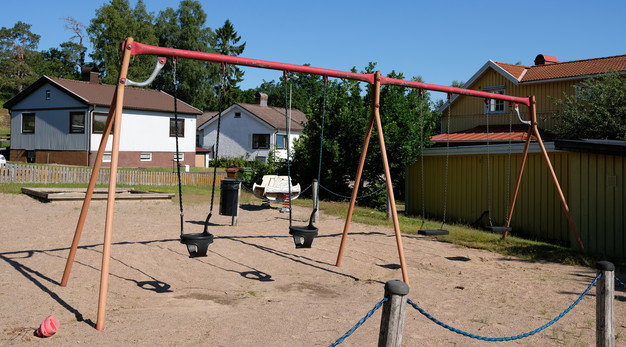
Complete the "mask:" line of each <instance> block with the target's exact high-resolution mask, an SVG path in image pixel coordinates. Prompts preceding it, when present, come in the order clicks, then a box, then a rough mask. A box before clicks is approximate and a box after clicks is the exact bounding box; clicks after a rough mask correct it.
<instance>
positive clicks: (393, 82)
mask: <svg viewBox="0 0 626 347" xmlns="http://www.w3.org/2000/svg"><path fill="white" fill-rule="evenodd" d="M380 79H381V80H380V84H390V85H395V86H403V87H410V88H418V89H425V90H432V91H436V92H443V93H448V94H462V95H470V96H477V97H481V98H486V99H497V100H505V101H510V102H514V103H518V104H524V105H526V106H530V97H527V98H522V97H519V96H511V95H503V94H496V93H488V92H482V91H480V90H473V89H465V88H456V87H447V86H440V85H438V84H430V83H423V82H416V81H406V80H399V79H395V78H389V77H384V76H381V77H380Z"/></svg>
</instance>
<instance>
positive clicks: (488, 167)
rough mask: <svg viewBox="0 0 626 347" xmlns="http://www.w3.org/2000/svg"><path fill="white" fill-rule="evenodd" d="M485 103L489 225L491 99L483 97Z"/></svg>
mask: <svg viewBox="0 0 626 347" xmlns="http://www.w3.org/2000/svg"><path fill="white" fill-rule="evenodd" d="M485 104H486V105H487V107H486V111H485V118H486V122H487V217H488V218H489V226H491V227H492V226H493V221H492V219H491V195H492V187H491V165H490V149H489V113H490V111H491V108H490V107H491V99H485Z"/></svg>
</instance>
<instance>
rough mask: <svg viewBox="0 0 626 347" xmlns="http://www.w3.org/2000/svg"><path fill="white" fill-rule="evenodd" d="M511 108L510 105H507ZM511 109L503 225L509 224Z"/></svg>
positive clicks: (514, 106)
mask: <svg viewBox="0 0 626 347" xmlns="http://www.w3.org/2000/svg"><path fill="white" fill-rule="evenodd" d="M509 107H511V105H509ZM517 107H518V106H517V104H513V108H517ZM513 108H510V111H511V112H509V149H508V150H509V154H508V158H507V167H506V190H505V196H504V204H505V206H506V209H505V211H506V213H505V214H504V225H505V226H506V225H508V223H509V198H510V195H511V152H512V151H513V145H512V142H513Z"/></svg>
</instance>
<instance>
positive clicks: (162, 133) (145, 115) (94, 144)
mask: <svg viewBox="0 0 626 347" xmlns="http://www.w3.org/2000/svg"><path fill="white" fill-rule="evenodd" d="M95 112H100V113H108V112H109V110H108V109H107V108H102V107H100V108H97V109H96V110H95ZM170 118H174V115H173V114H170V113H161V112H154V111H139V110H124V112H123V114H122V124H121V133H122V134H121V138H120V151H151V152H175V151H176V138H175V137H170ZM178 118H179V119H184V121H185V136H184V137H180V138H179V139H178V141H179V150H180V152H195V150H196V116H191V115H180V114H179V115H178ZM90 123H91V122H90ZM101 139H102V134H91V150H92V151H97V150H98V146H100V140H101ZM112 140H113V137H110V138H109V141H108V143H107V149H106V150H107V151H110V150H111V148H112V143H113V141H112Z"/></svg>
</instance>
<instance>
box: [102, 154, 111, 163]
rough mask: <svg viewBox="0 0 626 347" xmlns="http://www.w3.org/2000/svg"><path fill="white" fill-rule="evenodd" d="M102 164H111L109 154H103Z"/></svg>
mask: <svg viewBox="0 0 626 347" xmlns="http://www.w3.org/2000/svg"><path fill="white" fill-rule="evenodd" d="M102 162H103V163H110V162H111V153H104V155H103V156H102Z"/></svg>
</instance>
